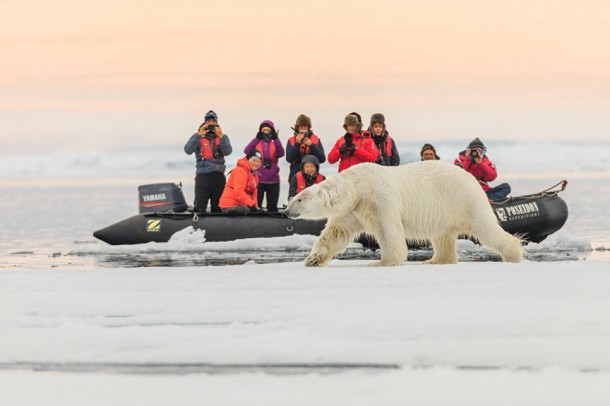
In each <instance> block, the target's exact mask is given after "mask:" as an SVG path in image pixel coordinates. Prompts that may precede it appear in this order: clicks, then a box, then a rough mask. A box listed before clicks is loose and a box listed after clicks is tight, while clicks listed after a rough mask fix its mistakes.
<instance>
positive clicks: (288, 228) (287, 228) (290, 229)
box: [286, 226, 294, 233]
mask: <svg viewBox="0 0 610 406" xmlns="http://www.w3.org/2000/svg"><path fill="white" fill-rule="evenodd" d="M286 230H288V232H289V233H291V232H292V230H294V227H293V226H288V227H286Z"/></svg>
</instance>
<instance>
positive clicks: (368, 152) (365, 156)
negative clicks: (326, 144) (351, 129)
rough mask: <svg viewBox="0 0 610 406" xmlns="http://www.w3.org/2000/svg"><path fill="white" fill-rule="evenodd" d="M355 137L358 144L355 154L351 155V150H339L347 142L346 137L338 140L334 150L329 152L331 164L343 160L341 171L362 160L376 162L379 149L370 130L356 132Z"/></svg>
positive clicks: (340, 166) (340, 165) (355, 142)
mask: <svg viewBox="0 0 610 406" xmlns="http://www.w3.org/2000/svg"><path fill="white" fill-rule="evenodd" d="M353 139H354V145H355V146H356V150H355V151H354V155H351V156H350V154H349V152H344V153H341V152H339V149H340V148H341V146H342V145H343V144H345V139H344V137H341V138H339V139H338V140H337V142H336V143H335V146H334V147H333V149H332V151H330V153H329V154H328V163H330V164H334V163H336V162H338V161H339V160H341V162H339V172H341V171H344V170H345V169H347V168H349V167H351V166H353V165H357V164H360V163H362V162H375V161H376V160H377V155H378V154H379V151H378V150H377V147H376V146H375V143H374V142H373V139H372V138H371V133H370V132H368V131H362V133H354V134H353Z"/></svg>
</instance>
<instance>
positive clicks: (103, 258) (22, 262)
mask: <svg viewBox="0 0 610 406" xmlns="http://www.w3.org/2000/svg"><path fill="white" fill-rule="evenodd" d="M459 254H460V261H461V262H499V261H501V258H500V257H499V256H498V255H496V254H493V253H491V252H489V251H487V250H485V249H483V248H481V247H479V246H474V247H473V248H469V249H460V250H459ZM307 255H309V249H301V250H293V249H291V250H264V251H262V250H256V251H253V250H250V251H248V250H242V251H221V252H207V251H188V252H172V251H164V252H121V251H118V252H98V251H95V250H92V251H89V252H87V251H70V252H67V253H61V252H56V251H54V250H52V251H50V252H47V253H44V251H42V252H41V251H40V250H37V251H13V252H11V253H10V255H7V256H4V257H0V269H19V268H28V269H49V268H53V269H96V268H140V267H197V266H226V265H243V264H246V263H256V264H271V263H284V262H302V261H303V260H304V259H305V258H306V257H307ZM432 255H433V251H432V249H430V248H426V247H424V248H418V249H410V250H409V253H408V258H407V260H408V261H409V262H421V261H426V260H428V259H430V258H432ZM380 257H381V254H380V251H379V250H371V249H363V248H348V249H347V250H346V251H345V252H344V253H343V254H341V255H339V256H337V259H343V260H352V259H353V260H370V261H377V260H379V259H380ZM525 259H526V260H528V261H534V262H556V261H579V260H596V261H600V260H601V261H610V250H609V249H606V248H597V249H595V250H591V251H582V250H578V249H573V250H565V249H561V250H548V251H530V252H528V251H527V250H526V252H525Z"/></svg>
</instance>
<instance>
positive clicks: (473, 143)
mask: <svg viewBox="0 0 610 406" xmlns="http://www.w3.org/2000/svg"><path fill="white" fill-rule="evenodd" d="M473 148H481V149H485V145H483V141H481V140H480V139H479V137H477V138H475V139H474V140H472V141H470V144H468V149H473Z"/></svg>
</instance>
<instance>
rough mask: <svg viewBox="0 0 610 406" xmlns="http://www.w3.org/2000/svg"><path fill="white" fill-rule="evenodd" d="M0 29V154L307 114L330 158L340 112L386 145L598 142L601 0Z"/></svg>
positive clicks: (317, 4)
mask: <svg viewBox="0 0 610 406" xmlns="http://www.w3.org/2000/svg"><path fill="white" fill-rule="evenodd" d="M297 4H298V5H297ZM0 26H1V27H2V31H1V33H0V47H1V50H2V62H1V66H2V69H1V71H0V91H1V95H0V118H1V119H2V123H3V129H2V137H3V138H5V139H7V140H8V141H9V142H8V147H6V149H4V148H3V150H8V151H11V150H19V149H21V146H22V145H23V143H24V141H25V142H30V141H34V140H38V139H39V138H40V136H41V132H42V133H43V134H44V136H43V139H44V141H43V143H46V144H48V145H66V144H67V145H72V146H74V147H78V148H87V146H91V147H95V148H104V147H114V146H116V145H119V144H120V143H124V142H125V140H126V139H128V140H133V141H134V142H135V143H138V142H140V141H141V140H143V139H146V140H148V141H149V142H152V143H154V142H159V143H161V142H167V138H168V137H177V138H179V139H181V140H182V139H183V138H184V139H186V138H187V137H188V135H189V133H190V132H191V131H192V130H193V128H194V127H195V126H196V125H197V124H198V123H199V122H200V121H201V117H202V115H203V113H205V111H207V110H208V109H209V108H213V109H215V110H216V111H217V112H218V113H219V114H220V117H221V120H222V122H221V124H223V126H224V128H225V131H226V132H227V133H229V134H231V135H233V137H235V138H236V139H239V140H242V139H243V141H246V140H247V138H248V137H250V136H251V135H252V134H251V132H252V131H254V130H255V129H256V128H257V124H258V122H260V121H261V120H263V119H266V118H270V119H272V120H274V121H276V122H277V123H278V124H279V126H280V128H281V129H282V131H283V133H284V134H287V133H288V131H289V126H290V125H291V124H293V122H294V119H295V118H296V116H297V115H298V114H300V113H307V114H309V115H311V116H312V118H313V121H314V127H315V128H316V129H317V131H318V132H319V133H320V134H322V136H323V137H325V138H328V139H329V140H328V141H327V143H328V144H331V143H332V141H331V140H334V139H335V138H337V137H338V136H339V133H340V132H341V124H342V119H343V116H344V115H345V114H346V113H348V112H350V111H353V110H357V111H359V112H361V113H362V114H363V115H364V116H367V117H369V116H370V114H372V113H374V112H378V111H381V112H384V113H386V116H387V120H388V125H389V127H390V130H391V132H394V134H395V136H396V137H397V138H402V139H409V138H413V139H427V140H428V139H429V140H431V141H434V139H441V138H442V139H447V138H455V139H461V138H471V137H472V136H482V137H485V138H486V139H518V140H527V139H532V138H533V137H538V138H543V139H548V140H551V139H559V140H568V139H582V137H588V138H589V139H598V140H605V139H608V138H610V137H609V130H610V119H608V118H607V117H606V116H608V114H607V113H606V112H607V110H608V108H609V107H610V51H608V44H607V41H608V38H610V3H608V2H607V1H587V0H584V1H568V0H556V1H551V0H531V1H513V2H507V1H495V0H460V1H456V2H447V1H439V0H432V1H429V0H428V1H425V2H421V1H417V2H415V1H389V0H380V1H374V2H373V1H367V2H365V1H354V0H353V1H345V2H343V1H342V2H331V1H317V0H315V1H309V2H299V3H293V2H287V1H264V0H263V1H258V2H250V1H248V2H245V1H233V2H206V1H204V2H198V1H180V0H178V1H171V2H167V1H150V0H149V1H108V0H104V1H101V0H88V1H85V2H77V1H61V0H58V1H34V0H20V1H17V0H3V1H2V13H0ZM0 151H2V150H0Z"/></svg>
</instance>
